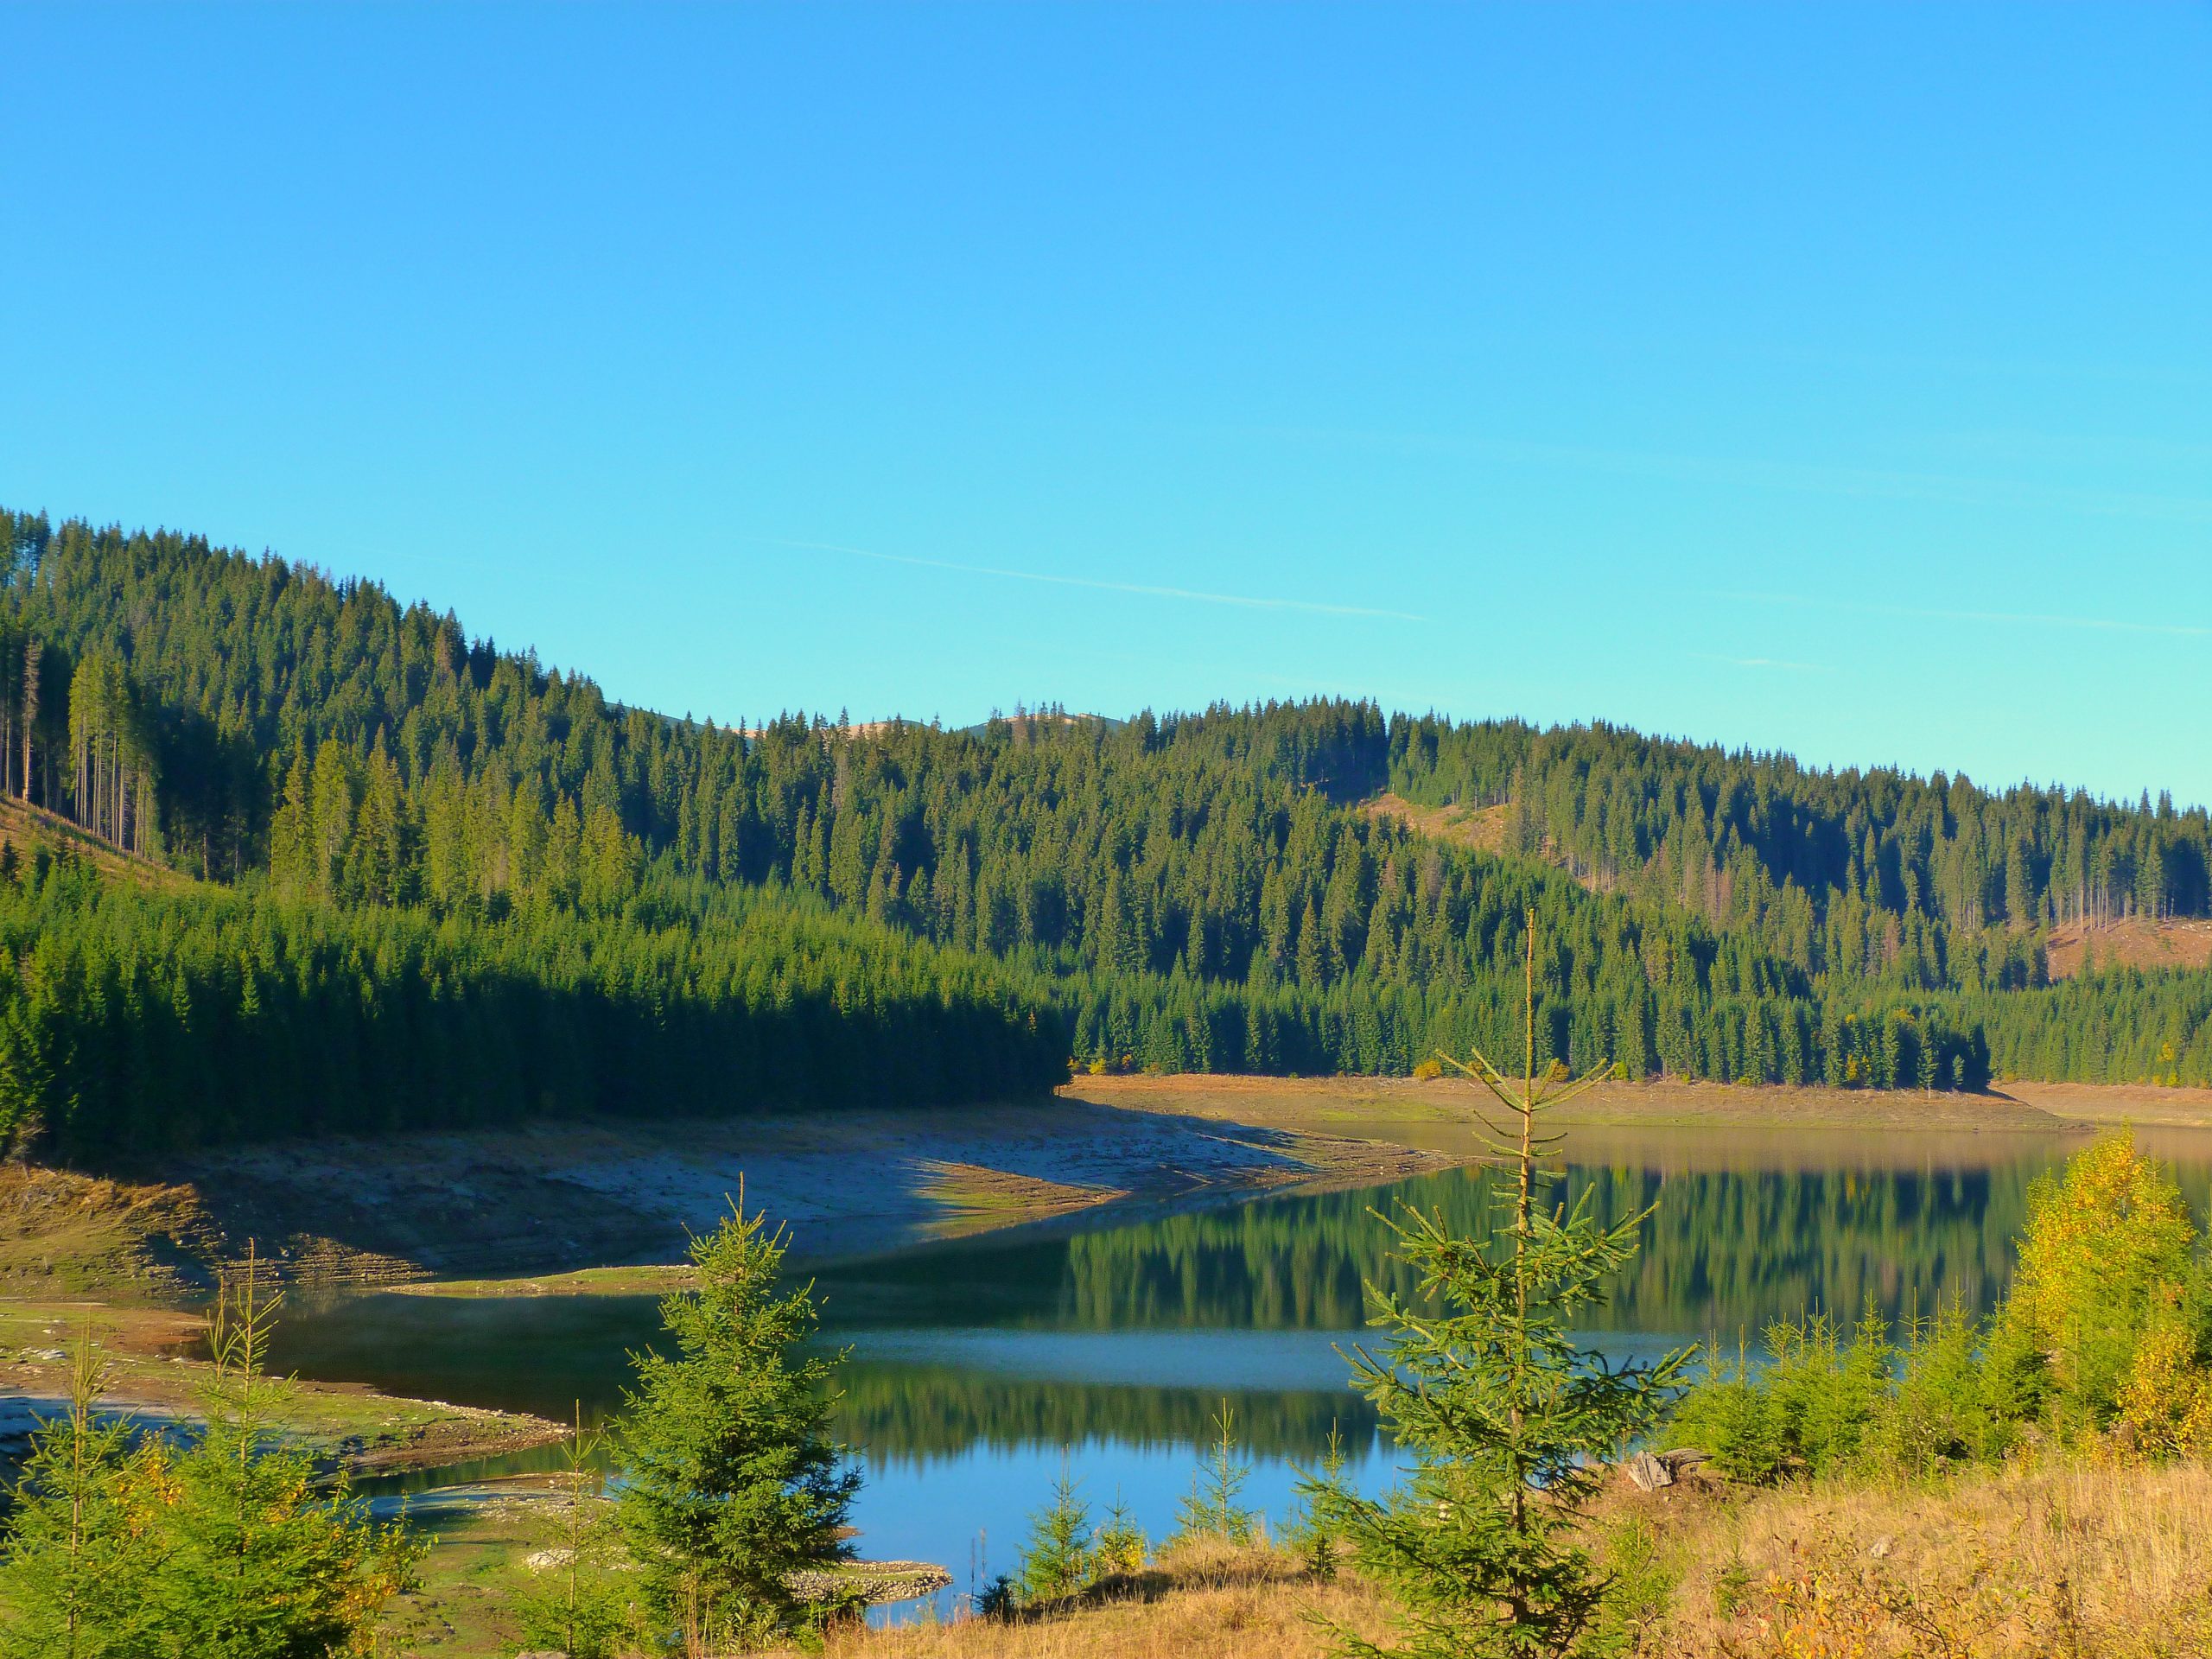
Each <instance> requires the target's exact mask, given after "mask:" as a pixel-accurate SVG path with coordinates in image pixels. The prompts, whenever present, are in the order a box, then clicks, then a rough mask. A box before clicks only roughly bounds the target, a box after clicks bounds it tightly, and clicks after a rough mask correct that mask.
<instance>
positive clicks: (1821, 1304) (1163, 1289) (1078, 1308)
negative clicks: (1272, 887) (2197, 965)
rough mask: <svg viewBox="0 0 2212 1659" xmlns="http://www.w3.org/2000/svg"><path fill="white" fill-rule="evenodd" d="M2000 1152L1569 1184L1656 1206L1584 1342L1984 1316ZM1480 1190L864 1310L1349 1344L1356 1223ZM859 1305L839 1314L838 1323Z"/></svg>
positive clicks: (881, 1272) (941, 1265) (1092, 1258)
mask: <svg viewBox="0 0 2212 1659" xmlns="http://www.w3.org/2000/svg"><path fill="white" fill-rule="evenodd" d="M2001 1144H2002V1147H2003V1155H2002V1156H1999V1157H1996V1158H1985V1159H1984V1160H1982V1161H1980V1162H1978V1163H1977V1162H1974V1161H1970V1160H1966V1159H1963V1158H1961V1159H1960V1160H1957V1161H1955V1162H1953V1161H1947V1162H1945V1163H1942V1164H1932V1163H1931V1164H1929V1165H1923V1166H1918V1167H1905V1166H1900V1165H1899V1164H1898V1163H1897V1161H1896V1160H1894V1159H1891V1160H1867V1162H1866V1164H1865V1165H1864V1166H1853V1167H1835V1166H1829V1167H1826V1168H1816V1167H1805V1166H1799V1167H1785V1168H1753V1169H1743V1168H1725V1167H1722V1168H1713V1167H1705V1168H1700V1167H1691V1168H1687V1169H1686V1168H1682V1167H1681V1166H1675V1167H1674V1168H1672V1169H1666V1170H1662V1169H1661V1168H1658V1167H1654V1166H1649V1165H1646V1164H1642V1163H1634V1162H1630V1163H1624V1164H1621V1165H1618V1166H1595V1165H1579V1166H1574V1167H1573V1168H1572V1169H1571V1170H1570V1172H1569V1174H1568V1178H1567V1182H1566V1185H1565V1189H1564V1193H1563V1196H1564V1198H1565V1199H1566V1201H1567V1202H1570V1203H1572V1202H1575V1201H1578V1200H1580V1198H1582V1197H1583V1196H1584V1195H1585V1194H1587V1195H1588V1198H1589V1201H1590V1203H1591V1205H1592V1207H1593V1209H1594V1210H1595V1211H1596V1213H1597V1214H1598V1215H1599V1217H1603V1218H1605V1219H1608V1220H1611V1219H1614V1218H1618V1217H1625V1216H1629V1215H1632V1214H1634V1213H1636V1212H1637V1211H1639V1210H1642V1209H1644V1208H1646V1207H1648V1206H1652V1205H1656V1212H1655V1214H1654V1215H1653V1216H1652V1217H1651V1219H1650V1220H1649V1222H1648V1223H1647V1224H1646V1226H1645V1233H1644V1237H1645V1248H1644V1250H1643V1255H1641V1256H1640V1257H1639V1258H1638V1260H1637V1263H1636V1265H1635V1267H1634V1268H1633V1269H1632V1271H1631V1272H1630V1274H1629V1275H1628V1276H1626V1277H1625V1278H1624V1280H1623V1281H1621V1282H1620V1283H1619V1284H1618V1287H1616V1289H1615V1291H1614V1294H1613V1298H1612V1300H1611V1302H1610V1303H1609V1304H1608V1305H1607V1306H1605V1307H1604V1308H1601V1309H1599V1310H1598V1311H1597V1313H1596V1314H1595V1316H1594V1317H1593V1318H1592V1319H1591V1320H1590V1322H1589V1323H1590V1326H1591V1328H1592V1329H1595V1330H1611V1331H1638V1332H1671V1333H1681V1334H1687V1335H1691V1336H1702V1335H1705V1334H1707V1333H1711V1332H1718V1333H1720V1334H1722V1335H1724V1336H1730V1337H1732V1336H1733V1335H1735V1334H1736V1333H1738V1332H1749V1333H1750V1334H1751V1335H1752V1336H1753V1337H1754V1338H1756V1336H1757V1334H1758V1331H1759V1330H1760V1328H1761V1327H1762V1326H1763V1325H1764V1324H1765V1323H1766V1322H1768V1321H1769V1320H1770V1319H1777V1318H1779V1317H1783V1316H1785V1315H1788V1314H1792V1313H1797V1312H1799V1311H1801V1310H1803V1309H1807V1308H1829V1309H1834V1310H1836V1311H1838V1312H1840V1313H1856V1312H1857V1311H1858V1310H1859V1307H1860V1306H1863V1304H1864V1303H1865V1301H1866V1298H1867V1297H1868V1296H1869V1295H1872V1297H1873V1298H1874V1299H1875V1300H1877V1301H1878V1303H1879V1304H1880V1305H1881V1306H1883V1307H1884V1308H1885V1309H1886V1310H1888V1311H1889V1312H1890V1313H1891V1314H1892V1315H1893V1316H1895V1315H1897V1314H1901V1313H1907V1312H1909V1311H1910V1310H1911V1309H1913V1308H1915V1307H1917V1308H1919V1309H1920V1310H1922V1311H1923V1312H1924V1311H1927V1310H1929V1309H1931V1308H1932V1307H1933V1306H1935V1303H1936V1299H1937V1298H1939V1297H1941V1298H1944V1299H1948V1298H1952V1297H1957V1298H1960V1299H1961V1300H1964V1301H1965V1302H1966V1304H1967V1306H1970V1307H1973V1308H1976V1309H1980V1308H1986V1307H1987V1306H1989V1305H1990V1304H1991V1302H1992V1301H1993V1300H1994V1298H1995V1296H1996V1295H1997V1294H1998V1292H1999V1290H2000V1289H2001V1287H2002V1286H2003V1284H2004V1281H2005V1277H2006V1275H2007V1274H2009V1272H2010V1270H2011V1262H2012V1240H2013V1238H2014V1237H2015V1236H2016V1235H2017V1234H2018V1231H2019V1229H2020V1226H2021V1224H2022V1223H2023V1221H2024V1217H2025V1215H2026V1210H2027V1201H2028V1191H2029V1187H2030V1185H2031V1183H2032V1182H2033V1181H2034V1179H2035V1178H2036V1177H2037V1175H2039V1174H2040V1173H2043V1172H2044V1170H2046V1169H2048V1168H2050V1166H2052V1164H2053V1163H2054V1162H2055V1161H2056V1160H2057V1159H2059V1158H2060V1157H2062V1156H2063V1154H2064V1152H2065V1151H2067V1150H2069V1149H2070V1147H2065V1146H2061V1145H2057V1144H2053V1145H2051V1146H2050V1147H2044V1146H2042V1145H2039V1144H2031V1145H2025V1146H2024V1145H2022V1144H2021V1143H2019V1142H2018V1141H2011V1142H2005V1143H2001ZM1494 1179H1495V1178H1494V1177H1493V1176H1492V1174H1491V1173H1489V1172H1486V1171H1482V1170H1455V1171H1452V1172H1449V1173H1443V1174H1438V1175H1432V1176H1424V1177H1421V1178H1418V1179H1414V1180H1411V1181H1408V1182H1405V1183H1402V1185H1398V1186H1396V1187H1395V1188H1390V1189H1382V1190H1377V1191H1370V1192H1338V1193H1328V1194H1324V1195H1319V1196H1311V1197H1298V1198H1271V1199H1262V1200H1259V1201H1256V1202H1253V1203H1249V1204H1244V1205H1236V1206H1234V1207H1230V1208H1225V1209H1221V1210H1213V1211H1198V1212H1194V1213H1187V1214H1182V1215H1175V1216H1170V1217H1163V1218H1160V1219H1157V1220H1153V1221H1148V1222H1144V1223H1141V1224H1134V1225H1128V1226H1122V1227H1116V1228H1109V1229H1105V1230H1100V1231H1096V1232H1089V1233H1081V1234H1077V1236H1074V1237H1072V1238H1068V1239H1060V1240H1052V1241H1039V1242H1035V1243H1024V1244H1008V1245H1002V1246H998V1247H991V1246H983V1247H981V1248H978V1249H974V1250H971V1251H967V1252H963V1254H962V1255H961V1257H960V1259H958V1260H957V1262H956V1261H954V1260H952V1259H949V1258H944V1257H938V1258H929V1257H917V1258H913V1259H912V1260H910V1261H909V1262H905V1263H900V1264H898V1265H897V1266H896V1267H893V1268H885V1267H883V1266H879V1267H878V1268H877V1269H876V1270H875V1272H874V1273H871V1274H869V1275H868V1277H869V1278H870V1279H871V1280H873V1281H874V1282H873V1283H872V1284H870V1285H869V1286H868V1291H869V1292H874V1293H876V1294H877V1295H880V1296H883V1297H884V1300H885V1303H886V1304H887V1305H885V1306H882V1307H881V1316H882V1317H887V1318H889V1319H893V1321H895V1322H900V1323H904V1322H909V1321H912V1322H915V1323H920V1322H923V1320H921V1319H916V1318H915V1316H916V1314H917V1313H918V1312H922V1311H923V1309H925V1308H926V1310H927V1311H926V1313H925V1314H924V1318H925V1319H926V1317H927V1316H928V1314H930V1313H939V1312H940V1311H941V1310H939V1309H937V1308H935V1307H933V1306H928V1305H929V1304H931V1303H933V1302H935V1301H936V1300H938V1297H939V1296H940V1295H942V1294H943V1293H944V1291H945V1290H947V1289H949V1288H950V1287H951V1286H952V1285H954V1284H955V1283H957V1284H958V1285H959V1286H960V1287H962V1288H963V1290H964V1291H965V1292H966V1293H967V1300H965V1303H964V1306H963V1310H962V1315H961V1322H963V1323H967V1324H973V1325H994V1324H995V1325H1030V1326H1047V1327H1056V1328H1063V1329H1070V1328H1071V1329H1080V1330H1095V1331H1103V1330H1116V1329H1130V1328H1145V1327H1150V1328H1189V1329H1209V1328H1212V1329H1219V1328H1230V1329H1259V1330H1349V1329H1352V1328H1355V1327H1357V1326H1358V1325H1360V1324H1362V1323H1363V1319H1364V1313H1365V1310H1364V1306H1363V1292H1362V1285H1363V1282H1374V1283H1376V1284H1381V1285H1387V1286H1389V1287H1391V1288H1393V1289H1395V1290H1398V1291H1400V1292H1401V1293H1405V1294H1409V1293H1410V1290H1411V1287H1410V1285H1409V1284H1408V1283H1406V1282H1404V1276H1403V1274H1402V1270H1401V1269H1400V1268H1398V1267H1397V1266H1396V1264H1395V1263H1394V1262H1392V1260H1391V1259H1390V1256H1389V1232H1388V1230H1387V1229H1386V1228H1385V1227H1384V1226H1383V1223H1382V1222H1381V1221H1379V1220H1378V1219H1377V1218H1376V1215H1375V1213H1374V1211H1376V1209H1377V1208H1381V1207H1384V1206H1385V1205H1387V1204H1388V1203H1389V1200H1390V1199H1391V1198H1402V1199H1403V1200H1404V1201H1406V1202H1407V1203H1409V1204H1414V1205H1421V1207H1423V1208H1425V1209H1435V1210H1440V1211H1442V1212H1443V1215H1444V1217H1445V1219H1446V1223H1447V1224H1449V1225H1450V1226H1452V1228H1453V1229H1454V1230H1460V1231H1471V1230H1475V1229H1476V1228H1478V1226H1479V1225H1480V1224H1482V1223H1483V1221H1484V1212H1485V1211H1486V1208H1487V1207H1488V1206H1489V1205H1491V1202H1492V1198H1491V1193H1492V1191H1493V1182H1494ZM2184 1185H2185V1186H2186V1187H2187V1189H2188V1190H2189V1191H2190V1196H2191V1197H2192V1198H2193V1199H2198V1200H2201V1199H2202V1197H2203V1191H2202V1189H2203V1187H2204V1185H2205V1178H2204V1172H2203V1170H2202V1167H2201V1166H2199V1167H2197V1168H2195V1169H2192V1170H2190V1171H2189V1172H2186V1173H2185V1176H2184ZM833 1300H842V1298H833ZM872 1300H874V1297H873V1296H870V1295H868V1294H866V1293H863V1294H862V1295H861V1298H860V1300H859V1302H858V1305H857V1306H856V1305H855V1301H853V1300H844V1308H845V1311H846V1312H847V1313H855V1312H862V1311H864V1310H867V1308H868V1303H869V1302H870V1301H872ZM894 1306H895V1307H896V1308H897V1310H898V1311H897V1312H894V1311H893V1308H894ZM902 1316H903V1317H902ZM864 1322H865V1321H864Z"/></svg>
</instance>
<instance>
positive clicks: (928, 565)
mask: <svg viewBox="0 0 2212 1659" xmlns="http://www.w3.org/2000/svg"><path fill="white" fill-rule="evenodd" d="M759 539H760V540H761V541H764V542H767V543H771V544H772V545H773V546H776V547H794V548H801V549H804V550H810V551H812V552H817V553H846V554H850V555H851V556H853V557H854V558H856V559H874V560H877V561H879V562H880V563H884V564H906V565H912V566H914V567H915V568H917V569H923V570H952V571H957V572H958V573H959V574H960V575H967V576H998V577H1001V578H1003V579H1004V580H1007V581H1009V582H1045V583H1047V584H1049V585H1051V586H1052V587H1057V588H1092V589H1095V590H1096V591H1097V592H1100V593H1108V594H1139V595H1141V596H1142V597H1144V598H1147V599H1176V600H1183V601H1188V602H1190V603H1193V604H1198V605H1234V606H1238V607H1242V608H1243V609H1245V610H1252V611H1299V612H1302V613H1306V614H1307V615H1310V616H1369V617H1381V618H1383V619H1385V620H1389V621H1393V622H1426V621H1427V620H1428V619H1427V617H1425V616H1419V615H1416V614H1415V613H1413V612H1411V611H1393V610H1386V609H1384V608H1383V607H1379V606H1370V605H1324V604H1321V603H1319V602H1318V601H1313V600H1305V599H1269V598H1264V597H1262V596H1260V595H1257V594H1212V593H1205V592H1202V591H1200V590H1199V589H1197V588H1160V587H1154V586H1152V585H1150V584H1148V583H1145V582H1106V581H1103V580H1101V579H1099V578H1097V577H1094V576H1064V575H1055V574H1052V573H1051V572H1048V571H1043V570H1007V569H1001V568H1000V567H998V566H995V565H988V564H960V563H955V562H954V561H952V560H950V559H924V558H917V557H915V556H913V555H912V554H907V553H878V552H875V551H874V550H870V549H868V548H865V547H845V546H842V545H840V544H839V543H836V542H796V541H791V540H788V539H786V538H785V537H780V536H763V537H760V538H759Z"/></svg>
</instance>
